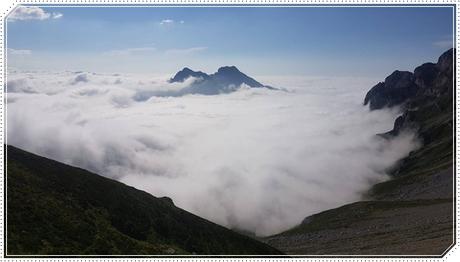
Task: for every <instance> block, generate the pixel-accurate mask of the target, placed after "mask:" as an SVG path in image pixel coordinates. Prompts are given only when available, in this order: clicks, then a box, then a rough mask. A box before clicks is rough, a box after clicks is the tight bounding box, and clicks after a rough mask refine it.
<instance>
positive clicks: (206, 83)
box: [169, 66, 272, 95]
mask: <svg viewBox="0 0 460 262" xmlns="http://www.w3.org/2000/svg"><path fill="white" fill-rule="evenodd" d="M190 77H193V78H196V80H195V81H194V82H193V83H192V84H191V85H190V86H188V87H186V88H184V89H182V90H181V91H180V92H179V93H178V94H179V95H185V94H202V95H218V94H222V93H230V92H233V91H236V90H237V89H238V88H240V86H241V85H242V84H245V85H247V86H249V87H250V88H262V87H266V88H270V89H272V88H271V87H269V86H264V85H263V84H261V83H259V82H257V81H256V80H255V79H253V78H251V77H249V76H247V75H245V74H244V73H242V72H241V71H240V70H238V68H236V67H235V66H224V67H221V68H219V69H218V70H217V72H216V73H214V74H211V75H208V74H206V73H203V72H201V71H193V70H191V69H189V68H187V67H186V68H184V69H182V70H181V71H179V72H177V74H176V75H175V76H174V77H172V78H171V79H170V80H169V82H170V83H177V82H184V81H185V80H187V79H188V78H190Z"/></svg>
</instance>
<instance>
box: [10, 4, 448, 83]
mask: <svg viewBox="0 0 460 262" xmlns="http://www.w3.org/2000/svg"><path fill="white" fill-rule="evenodd" d="M452 26H453V13H452V8H451V7H398V8H395V7H342V8H328V7H300V8H292V7H286V8H280V7H264V8H260V7H258V8H256V7H252V8H248V7H245V8H239V7H226V8H224V7H188V8H177V7H135V8H133V7H131V8H129V7H46V6H41V7H28V8H24V7H22V8H21V7H20V8H19V9H16V11H15V12H14V13H12V14H10V16H9V18H8V23H7V47H8V55H9V56H8V62H9V64H8V65H9V66H10V67H13V68H18V69H41V70H63V69H65V70H86V71H97V72H130V73H133V72H141V73H151V74H161V75H164V74H174V73H175V72H177V71H178V70H180V69H181V68H183V67H185V66H188V67H190V68H192V69H196V70H202V71H206V72H209V73H212V72H214V71H216V70H217V68H218V67H220V66H223V65H235V66H237V67H238V68H239V69H240V70H241V71H243V72H246V73H248V74H249V75H300V76H305V75H309V76H372V77H384V76H386V75H388V74H389V73H391V71H393V70H394V69H401V70H413V69H414V67H416V66H417V65H419V64H421V63H423V62H426V61H435V60H436V59H437V57H438V56H439V55H440V54H441V53H442V52H443V51H445V50H447V49H448V48H450V47H451V46H452V44H451V41H452Z"/></svg>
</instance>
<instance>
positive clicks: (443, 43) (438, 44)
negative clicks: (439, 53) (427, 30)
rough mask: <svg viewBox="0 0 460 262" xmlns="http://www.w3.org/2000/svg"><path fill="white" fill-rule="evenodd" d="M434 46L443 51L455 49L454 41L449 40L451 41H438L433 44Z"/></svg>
mask: <svg viewBox="0 0 460 262" xmlns="http://www.w3.org/2000/svg"><path fill="white" fill-rule="evenodd" d="M433 45H434V46H436V47H439V48H441V49H447V48H451V47H453V45H454V44H453V42H452V39H449V40H440V41H436V42H434V43H433Z"/></svg>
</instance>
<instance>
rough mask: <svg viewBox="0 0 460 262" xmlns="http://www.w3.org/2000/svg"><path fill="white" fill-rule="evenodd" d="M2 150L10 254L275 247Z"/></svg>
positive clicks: (262, 251)
mask: <svg viewBox="0 0 460 262" xmlns="http://www.w3.org/2000/svg"><path fill="white" fill-rule="evenodd" d="M5 149H6V153H7V165H8V167H7V170H6V178H7V188H6V190H7V205H8V208H7V210H6V214H7V232H6V239H7V254H8V255H40V254H42V255H46V254H54V255H60V254H66V255H85V254H86V255H105V254H111V255H117V254H124V255H155V254H163V255H180V254H198V255H200V254H227V255H235V254H236V255H245V254H246V255H274V254H277V255H279V254H282V253H281V252H279V251H277V250H276V249H274V248H272V247H270V246H268V245H266V244H263V243H261V242H258V241H257V240H255V239H252V238H249V237H247V236H243V235H240V234H238V233H236V232H234V231H231V230H229V229H227V228H224V227H222V226H219V225H217V224H214V223H212V222H209V221H207V220H205V219H203V218H200V217H198V216H195V215H193V214H191V213H189V212H187V211H185V210H182V209H180V208H178V207H176V206H175V205H174V204H173V202H172V200H171V199H170V198H167V197H163V198H156V197H154V196H152V195H150V194H148V193H146V192H144V191H141V190H137V189H135V188H133V187H130V186H127V185H124V184H122V183H120V182H117V181H114V180H111V179H108V178H105V177H102V176H99V175H96V174H93V173H91V172H88V171H86V170H83V169H80V168H76V167H72V166H69V165H65V164H62V163H59V162H56V161H53V160H50V159H47V158H44V157H40V156H37V155H34V154H31V153H28V152H26V151H23V150H20V149H18V148H15V147H13V146H6V148H5Z"/></svg>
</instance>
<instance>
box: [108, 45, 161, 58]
mask: <svg viewBox="0 0 460 262" xmlns="http://www.w3.org/2000/svg"><path fill="white" fill-rule="evenodd" d="M155 50H156V48H155V47H133V48H125V49H118V50H110V51H108V52H105V53H103V54H104V55H109V56H120V55H121V56H127V55H135V54H142V53H146V52H153V51H155Z"/></svg>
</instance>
